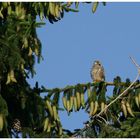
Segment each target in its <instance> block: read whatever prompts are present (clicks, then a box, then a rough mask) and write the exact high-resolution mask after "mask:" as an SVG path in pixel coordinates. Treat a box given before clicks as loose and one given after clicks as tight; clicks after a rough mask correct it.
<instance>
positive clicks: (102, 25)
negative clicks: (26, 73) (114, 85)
mask: <svg viewBox="0 0 140 140" xmlns="http://www.w3.org/2000/svg"><path fill="white" fill-rule="evenodd" d="M91 8H92V5H91V4H82V3H81V4H80V6H79V12H78V13H72V12H70V13H65V15H64V18H63V19H62V20H60V21H59V22H56V23H54V24H50V23H49V22H48V21H47V20H45V22H46V25H45V26H43V27H42V28H39V29H38V30H37V33H38V36H39V38H40V40H41V42H42V55H43V57H44V60H43V61H42V62H41V63H40V64H36V65H35V69H36V73H37V74H36V76H34V78H33V79H30V80H29V82H30V84H31V85H32V86H34V85H35V82H36V81H38V82H39V85H40V86H41V85H44V86H45V87H47V88H55V87H60V88H62V87H65V86H67V85H75V84H77V83H86V82H91V81H92V80H91V77H90V69H91V67H92V63H93V61H94V60H97V59H98V60H100V61H101V62H102V64H103V66H104V68H105V75H106V81H108V82H111V81H113V78H114V77H116V76H117V75H119V76H121V78H122V80H123V81H124V80H125V79H126V78H128V77H129V78H130V79H131V80H133V79H134V78H135V76H136V74H137V70H136V68H135V66H134V65H133V64H132V62H131V60H130V59H129V56H132V57H134V58H135V60H136V61H137V62H138V63H139V64H140V3H132V2H131V3H122V2H121V3H109V2H107V5H106V6H103V5H102V4H100V5H99V7H98V9H97V11H96V13H95V14H92V12H91ZM38 21H39V19H38ZM108 95H111V90H109V92H108ZM60 117H61V121H62V124H63V127H64V128H66V129H70V130H74V129H76V128H82V127H83V122H84V121H86V120H88V114H86V113H85V112H84V111H83V110H82V111H80V112H77V113H72V114H71V115H70V116H67V113H66V112H60Z"/></svg>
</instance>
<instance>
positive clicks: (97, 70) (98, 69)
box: [90, 60, 105, 82]
mask: <svg viewBox="0 0 140 140" xmlns="http://www.w3.org/2000/svg"><path fill="white" fill-rule="evenodd" d="M90 74H91V78H92V80H93V81H94V82H101V81H105V73H104V68H103V66H102V64H101V62H100V61H98V60H96V61H94V64H93V66H92V68H91V71H90Z"/></svg>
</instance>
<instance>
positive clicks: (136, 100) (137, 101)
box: [135, 95, 140, 108]
mask: <svg viewBox="0 0 140 140" xmlns="http://www.w3.org/2000/svg"><path fill="white" fill-rule="evenodd" d="M135 103H136V105H137V107H138V108H139V107H140V106H139V98H138V96H137V95H136V96H135Z"/></svg>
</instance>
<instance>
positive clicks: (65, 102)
mask: <svg viewBox="0 0 140 140" xmlns="http://www.w3.org/2000/svg"><path fill="white" fill-rule="evenodd" d="M62 102H63V106H64V108H65V109H66V110H67V99H66V93H65V92H64V93H63V97H62Z"/></svg>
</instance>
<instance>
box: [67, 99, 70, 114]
mask: <svg viewBox="0 0 140 140" xmlns="http://www.w3.org/2000/svg"><path fill="white" fill-rule="evenodd" d="M67 111H68V112H70V100H67Z"/></svg>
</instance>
